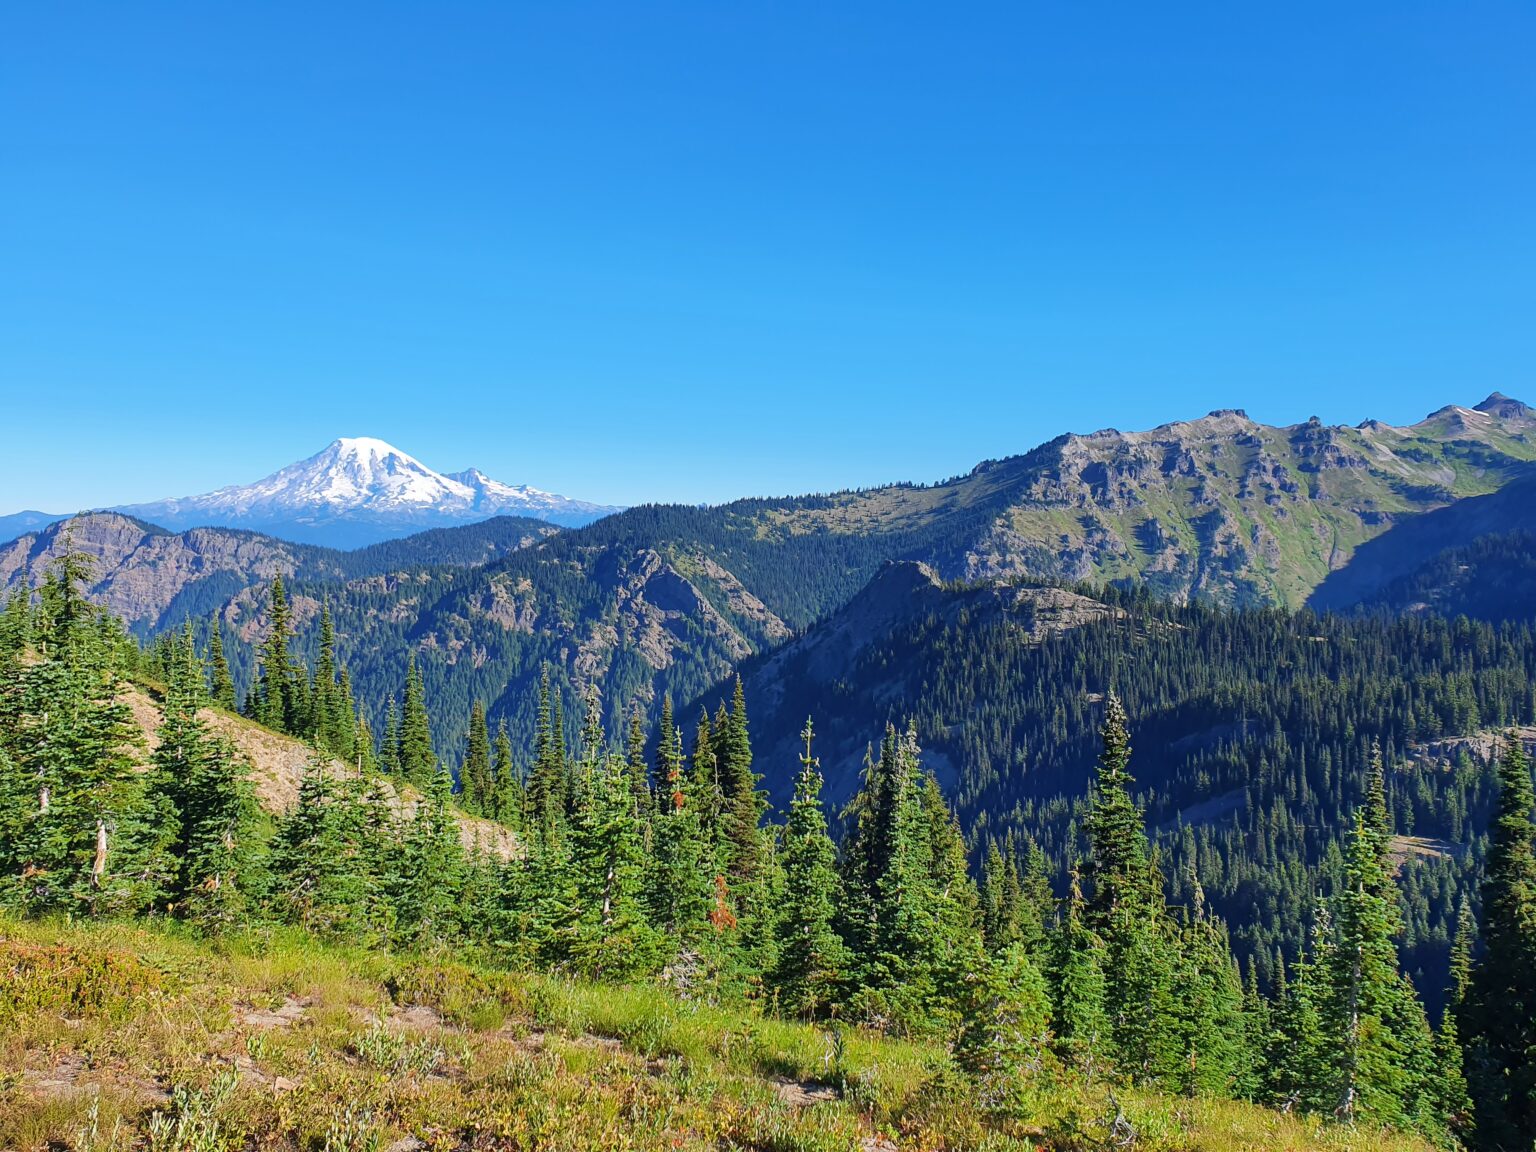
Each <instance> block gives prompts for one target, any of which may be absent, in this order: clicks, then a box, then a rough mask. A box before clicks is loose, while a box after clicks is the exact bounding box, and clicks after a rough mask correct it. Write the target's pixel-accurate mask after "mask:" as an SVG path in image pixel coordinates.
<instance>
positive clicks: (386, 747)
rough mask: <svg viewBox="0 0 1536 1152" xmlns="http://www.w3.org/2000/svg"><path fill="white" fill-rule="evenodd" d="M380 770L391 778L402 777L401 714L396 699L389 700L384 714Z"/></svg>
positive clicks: (380, 743) (380, 745)
mask: <svg viewBox="0 0 1536 1152" xmlns="http://www.w3.org/2000/svg"><path fill="white" fill-rule="evenodd" d="M379 769H380V770H381V771H383V772H387V773H389V775H391V776H399V775H400V713H399V712H398V711H397V710H396V709H395V698H394V697H393V696H391V697H390V698H389V705H388V707H387V708H386V710H385V712H384V738H383V739H382V740H381V741H380V742H379Z"/></svg>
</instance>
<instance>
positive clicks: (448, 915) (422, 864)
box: [390, 763, 469, 948]
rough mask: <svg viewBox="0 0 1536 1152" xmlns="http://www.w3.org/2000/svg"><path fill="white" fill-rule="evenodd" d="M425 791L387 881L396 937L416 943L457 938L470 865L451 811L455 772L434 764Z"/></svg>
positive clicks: (423, 944)
mask: <svg viewBox="0 0 1536 1152" xmlns="http://www.w3.org/2000/svg"><path fill="white" fill-rule="evenodd" d="M425 792H426V795H425V796H423V798H422V800H421V802H420V803H419V804H417V805H416V809H415V811H414V812H413V813H412V815H411V819H410V821H409V822H408V823H407V824H406V826H405V828H404V832H403V835H402V836H401V838H400V851H399V857H398V860H397V863H396V869H395V873H394V876H393V877H392V878H391V885H390V901H391V904H392V905H393V909H394V923H395V939H396V940H397V941H398V942H399V943H401V944H404V945H408V946H410V947H414V948H429V947H434V946H438V945H443V944H448V943H451V942H453V941H455V940H456V939H457V938H458V937H459V932H460V919H461V912H462V909H461V905H460V897H461V894H462V889H463V886H464V884H465V881H466V879H467V869H468V866H469V861H468V859H467V858H466V856H465V853H464V845H463V841H462V840H461V839H460V836H459V826H458V821H457V820H455V818H454V815H453V805H452V802H451V800H452V796H453V776H452V774H451V773H449V771H448V769H447V768H446V767H444V766H443V765H442V764H441V763H438V764H434V765H433V768H432V773H431V775H430V776H429V777H428V778H427V786H426V789H425Z"/></svg>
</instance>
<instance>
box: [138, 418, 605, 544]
mask: <svg viewBox="0 0 1536 1152" xmlns="http://www.w3.org/2000/svg"><path fill="white" fill-rule="evenodd" d="M113 510H114V511H118V512H126V513H127V514H129V515H131V516H136V517H138V518H139V519H141V520H147V521H149V522H150V523H151V524H157V525H159V526H160V527H162V528H169V529H172V530H173V531H182V530H185V529H187V528H194V527H201V526H215V527H225V528H249V529H251V530H253V531H258V532H264V533H267V534H269V535H272V536H279V537H282V538H284V539H288V540H297V541H302V542H305V543H314V544H326V545H329V546H331V547H337V548H355V547H359V546H362V545H365V544H371V543H375V542H377V541H380V540H388V539H392V538H395V537H399V536H408V535H410V534H411V533H413V532H421V531H424V530H425V529H428V528H444V527H450V526H452V525H455V524H470V523H474V522H475V521H478V520H488V519H490V518H491V517H492V516H526V517H530V518H532V519H537V520H546V521H549V522H550V523H554V524H560V525H564V526H567V527H573V526H576V525H580V524H586V523H589V522H591V521H593V520H596V519H598V518H599V517H601V516H606V515H607V514H608V513H610V512H615V511H618V509H616V508H612V507H608V506H605V505H602V504H592V503H588V502H587V501H584V500H572V499H570V498H568V497H565V496H558V495H556V494H554V493H552V492H544V491H541V490H540V489H538V488H531V487H529V486H528V485H526V484H516V485H514V484H504V483H502V482H501V481H499V480H492V479H491V478H490V477H488V476H486V475H485V474H484V473H483V472H481V471H479V470H478V469H474V468H471V469H468V470H467V471H464V472H453V473H442V472H437V471H435V470H433V469H431V468H429V467H427V466H426V465H425V464H423V463H421V461H419V460H417V459H416V458H415V457H413V456H409V455H407V454H406V453H404V452H402V451H400V450H399V449H398V448H395V447H394V446H392V445H390V444H387V443H385V442H384V441H383V440H375V439H372V438H369V437H364V436H359V437H344V438H342V439H340V440H336V441H333V442H332V443H331V444H330V445H328V446H327V447H326V448H325V449H324V450H323V451H321V452H318V453H316V454H315V455H314V456H311V457H310V458H309V459H307V460H300V461H299V462H298V463H296V464H290V465H288V466H287V467H286V468H282V469H280V470H278V471H277V472H274V473H272V475H270V476H267V477H266V478H264V479H262V480H258V481H256V482H255V483H254V484H237V485H231V486H230V487H227V488H220V489H218V490H217V491H214V492H208V493H206V494H204V495H201V496H184V497H178V498H174V499H167V500H157V501H154V502H152V503H148V504H126V505H119V506H117V507H116V508H115V509H113Z"/></svg>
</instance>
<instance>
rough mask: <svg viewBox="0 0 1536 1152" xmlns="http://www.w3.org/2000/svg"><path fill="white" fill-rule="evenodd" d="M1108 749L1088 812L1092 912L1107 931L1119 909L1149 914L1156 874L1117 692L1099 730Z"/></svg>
mask: <svg viewBox="0 0 1536 1152" xmlns="http://www.w3.org/2000/svg"><path fill="white" fill-rule="evenodd" d="M1099 737H1100V740H1101V741H1102V751H1101V752H1100V753H1099V772H1098V776H1097V778H1096V779H1095V781H1094V787H1093V794H1092V798H1091V801H1090V809H1089V814H1088V840H1089V845H1090V852H1089V856H1088V879H1089V881H1090V883H1091V885H1092V893H1091V897H1090V900H1089V903H1088V915H1089V918H1090V921H1091V922H1092V924H1093V927H1094V928H1095V929H1096V930H1097V931H1099V932H1103V931H1105V930H1106V929H1107V928H1108V926H1109V924H1110V922H1111V920H1112V919H1113V917H1114V916H1115V914H1116V912H1117V911H1119V910H1121V909H1127V910H1128V911H1129V913H1130V917H1131V918H1132V919H1134V918H1135V917H1136V916H1137V915H1144V914H1145V913H1146V912H1147V911H1148V910H1149V907H1150V904H1149V902H1150V900H1151V898H1152V896H1153V893H1152V891H1151V889H1152V888H1153V887H1154V886H1155V885H1156V883H1157V881H1156V877H1155V876H1154V875H1153V873H1152V870H1151V867H1150V865H1149V854H1148V848H1147V834H1146V830H1145V828H1144V827H1143V825H1142V818H1141V813H1140V811H1138V809H1137V807H1136V802H1135V801H1134V800H1132V799H1131V793H1130V788H1131V784H1132V778H1131V774H1130V767H1129V765H1130V760H1131V741H1130V732H1129V730H1128V728H1127V725H1126V717H1125V709H1124V707H1122V706H1121V703H1120V698H1119V697H1118V696H1116V695H1115V694H1114V693H1113V692H1111V693H1110V694H1109V697H1108V699H1107V700H1106V702H1105V712H1104V724H1103V727H1101V728H1100V730H1099Z"/></svg>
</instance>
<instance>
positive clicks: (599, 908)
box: [570, 695, 663, 979]
mask: <svg viewBox="0 0 1536 1152" xmlns="http://www.w3.org/2000/svg"><path fill="white" fill-rule="evenodd" d="M592 698H593V697H592V696H591V695H589V701H590V700H591V699H592ZM592 736H593V733H592V732H591V731H590V730H589V732H588V735H587V739H586V740H585V741H584V743H585V744H586V745H587V747H588V748H589V749H590V748H591V739H592ZM598 738H599V739H600V738H601V737H600V731H599V733H598ZM597 754H598V755H600V756H601V760H600V761H599V763H598V764H596V765H595V766H593V767H592V769H591V776H590V778H589V779H587V780H586V782H585V783H584V784H583V787H582V789H581V791H580V794H579V795H580V803H579V806H578V808H577V811H576V813H575V817H574V821H573V828H572V839H573V864H574V868H575V881H576V884H575V887H576V893H575V894H576V902H577V923H576V926H575V939H574V942H573V947H572V953H571V957H570V959H571V962H572V963H573V964H574V965H575V966H576V967H577V969H578V970H579V971H582V972H584V973H586V974H588V975H591V976H595V977H601V978H604V979H625V978H628V977H631V976H636V975H640V974H643V973H647V972H650V971H653V970H654V969H655V968H656V967H657V966H659V964H660V961H661V958H662V951H663V940H662V938H661V936H660V934H659V933H657V932H656V931H655V929H654V928H653V927H652V926H651V924H650V922H649V920H648V918H647V916H646V914H645V879H646V875H645V873H646V860H645V850H644V844H643V840H642V825H641V823H640V821H639V820H638V819H637V818H636V816H635V811H634V793H633V791H632V790H631V788H630V775H629V768H628V764H627V763H626V762H625V760H624V759H623V757H620V756H608V755H603V754H601V753H600V752H599V753H597Z"/></svg>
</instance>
